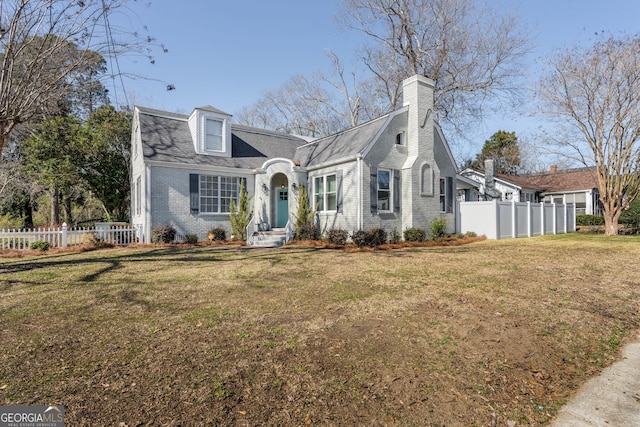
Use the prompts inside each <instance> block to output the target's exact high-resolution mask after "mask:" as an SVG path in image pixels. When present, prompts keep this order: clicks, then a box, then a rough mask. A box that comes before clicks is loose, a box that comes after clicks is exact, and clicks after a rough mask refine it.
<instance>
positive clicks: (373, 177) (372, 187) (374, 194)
mask: <svg viewBox="0 0 640 427" xmlns="http://www.w3.org/2000/svg"><path fill="white" fill-rule="evenodd" d="M369 175H370V176H369V179H370V181H369V198H370V200H371V213H372V214H377V213H378V168H377V167H375V166H371V168H370V172H369Z"/></svg>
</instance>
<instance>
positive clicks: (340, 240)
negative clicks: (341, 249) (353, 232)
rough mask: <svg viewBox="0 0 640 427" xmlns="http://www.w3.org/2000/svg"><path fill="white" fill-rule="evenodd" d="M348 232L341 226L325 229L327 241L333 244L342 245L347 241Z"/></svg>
mask: <svg viewBox="0 0 640 427" xmlns="http://www.w3.org/2000/svg"><path fill="white" fill-rule="evenodd" d="M348 237H349V233H348V232H347V230H343V229H341V228H332V229H331V230H329V231H327V241H328V242H329V243H332V244H334V245H344V244H345V243H347V238H348Z"/></svg>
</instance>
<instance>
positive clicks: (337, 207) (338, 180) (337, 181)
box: [336, 169, 342, 212]
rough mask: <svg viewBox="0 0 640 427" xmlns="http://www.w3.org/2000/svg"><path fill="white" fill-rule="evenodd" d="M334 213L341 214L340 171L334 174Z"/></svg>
mask: <svg viewBox="0 0 640 427" xmlns="http://www.w3.org/2000/svg"><path fill="white" fill-rule="evenodd" d="M336 211H337V212H342V169H341V170H339V171H337V172H336Z"/></svg>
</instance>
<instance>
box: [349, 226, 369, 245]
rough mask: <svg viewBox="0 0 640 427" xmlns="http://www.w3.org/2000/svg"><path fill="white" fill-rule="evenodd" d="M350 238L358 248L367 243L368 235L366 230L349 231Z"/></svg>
mask: <svg viewBox="0 0 640 427" xmlns="http://www.w3.org/2000/svg"><path fill="white" fill-rule="evenodd" d="M351 240H353V243H354V244H355V245H356V246H357V247H359V248H362V247H364V246H368V245H367V240H368V236H367V232H366V231H364V230H358V231H354V232H353V233H351Z"/></svg>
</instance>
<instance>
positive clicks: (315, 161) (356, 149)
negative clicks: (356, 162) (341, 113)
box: [296, 115, 388, 167]
mask: <svg viewBox="0 0 640 427" xmlns="http://www.w3.org/2000/svg"><path fill="white" fill-rule="evenodd" d="M387 117H388V115H385V116H382V117H379V118H377V119H374V120H372V121H370V122H367V123H364V124H362V125H360V126H356V127H354V128H351V129H348V130H346V131H344V132H340V133H337V134H335V135H331V136H327V137H325V138H321V139H318V140H317V141H313V142H310V143H308V144H306V145H303V146H302V147H299V148H298V149H297V150H296V159H297V160H299V161H300V165H301V166H307V167H309V166H316V165H319V164H322V163H325V162H328V161H330V160H338V159H342V158H345V157H349V156H353V155H355V154H358V153H362V152H364V150H365V149H366V148H367V146H368V145H369V143H370V142H371V141H372V140H373V138H374V137H375V136H376V135H377V134H378V132H379V131H380V129H381V128H382V126H383V125H384V123H385V122H386V119H387Z"/></svg>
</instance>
